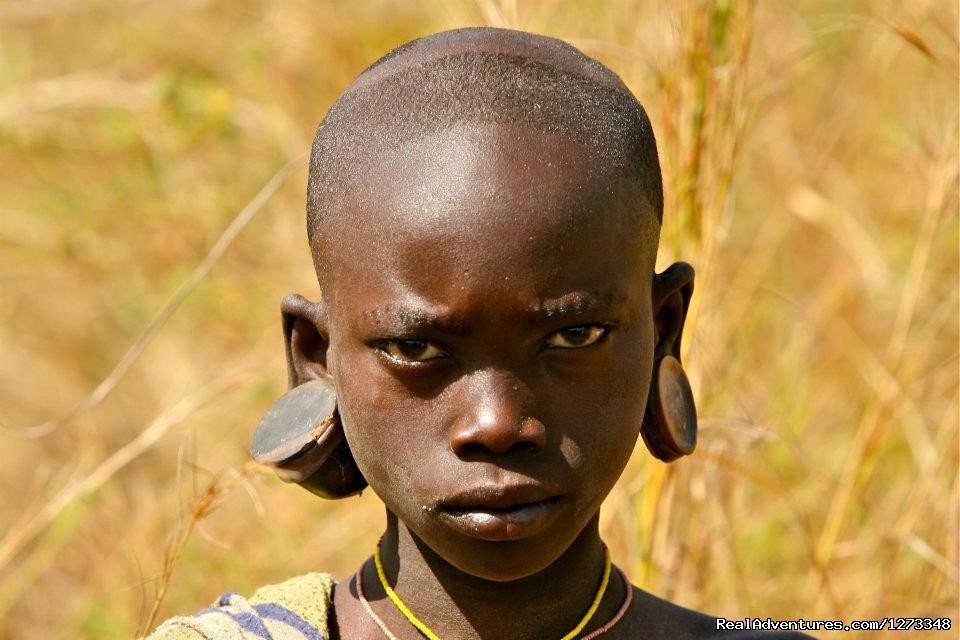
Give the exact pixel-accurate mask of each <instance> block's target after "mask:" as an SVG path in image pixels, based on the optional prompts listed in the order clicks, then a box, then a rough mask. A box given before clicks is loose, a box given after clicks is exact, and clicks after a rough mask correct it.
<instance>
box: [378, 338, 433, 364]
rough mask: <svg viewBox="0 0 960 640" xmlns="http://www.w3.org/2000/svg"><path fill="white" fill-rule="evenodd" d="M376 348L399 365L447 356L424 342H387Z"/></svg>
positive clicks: (430, 343) (429, 343) (431, 344)
mask: <svg viewBox="0 0 960 640" xmlns="http://www.w3.org/2000/svg"><path fill="white" fill-rule="evenodd" d="M377 348H378V349H379V350H380V351H381V352H382V353H383V354H384V355H386V356H387V357H388V358H390V359H391V360H394V361H396V362H399V363H400V364H412V363H417V362H427V361H429V360H436V359H437V358H442V357H444V356H445V355H447V354H446V353H445V352H444V351H443V349H441V348H440V347H438V346H437V345H435V344H434V343H432V342H427V341H426V340H389V341H387V342H384V343H382V344H381V345H380V346H379V347H377Z"/></svg>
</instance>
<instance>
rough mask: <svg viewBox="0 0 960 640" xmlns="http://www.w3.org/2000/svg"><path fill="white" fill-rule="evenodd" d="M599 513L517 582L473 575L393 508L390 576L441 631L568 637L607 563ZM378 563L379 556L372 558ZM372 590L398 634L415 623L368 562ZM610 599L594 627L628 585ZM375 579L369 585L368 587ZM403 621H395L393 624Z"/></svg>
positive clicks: (386, 558) (614, 587) (385, 546)
mask: <svg viewBox="0 0 960 640" xmlns="http://www.w3.org/2000/svg"><path fill="white" fill-rule="evenodd" d="M598 519H599V518H598V517H594V518H593V519H591V520H590V522H589V523H588V524H587V526H586V527H585V528H584V530H583V531H582V532H581V533H580V535H579V536H578V537H577V539H576V540H575V541H574V543H573V544H572V545H571V546H570V548H568V549H567V550H566V551H565V552H564V554H563V555H562V556H560V558H558V559H557V560H556V561H555V562H554V563H552V564H551V565H550V566H549V567H547V568H546V569H544V570H543V571H540V572H539V573H536V574H534V575H531V576H528V577H525V578H522V579H519V580H514V581H510V582H494V581H490V580H485V579H483V578H477V577H476V576H472V575H469V574H466V573H464V572H462V571H460V570H459V569H457V568H456V567H454V566H452V565H450V564H449V563H447V562H446V561H445V560H443V559H442V558H441V557H439V556H438V555H437V554H435V553H434V552H433V551H432V550H431V549H430V548H429V547H428V546H427V545H426V544H425V543H423V541H421V540H420V539H419V538H417V537H416V536H415V535H414V534H413V533H412V532H411V531H410V530H409V529H408V528H407V527H406V526H405V525H404V524H403V523H402V522H399V521H398V519H397V518H396V516H394V515H393V514H391V513H389V512H388V513H387V530H386V532H385V534H384V536H383V541H382V544H381V558H382V561H383V566H384V571H385V572H386V575H387V579H388V581H389V583H390V584H391V586H393V588H394V590H395V591H396V592H397V594H398V595H399V596H400V598H401V599H403V601H404V602H405V603H406V604H407V606H408V607H409V608H410V609H411V610H412V611H413V612H414V614H416V615H417V617H418V618H420V619H421V620H422V621H423V622H424V623H425V624H427V625H428V626H429V627H430V628H431V629H432V630H433V631H434V632H435V633H436V634H437V635H438V636H439V637H441V638H489V637H505V636H509V637H511V638H518V639H523V638H537V639H539V640H543V639H544V638H558V639H559V638H561V637H562V636H563V635H564V634H566V633H567V632H569V631H570V630H571V629H572V628H573V627H574V626H575V625H576V624H577V623H578V622H579V621H580V619H581V617H582V616H583V614H584V613H585V612H586V611H587V609H588V608H589V607H590V604H591V603H592V601H593V599H594V597H595V595H596V592H597V587H598V586H599V583H600V577H601V574H602V572H603V566H604V552H603V544H602V542H601V540H600V534H599V531H598ZM371 565H372V563H371ZM366 576H369V578H367V579H365V580H364V585H365V587H366V590H367V593H368V597H369V598H370V599H371V600H374V599H377V600H379V603H378V604H379V608H380V609H381V610H382V611H384V614H385V618H386V619H389V620H391V621H392V624H389V626H390V627H391V629H392V630H393V631H394V632H395V633H397V634H398V637H406V636H407V635H409V634H408V633H407V634H405V633H403V631H404V630H409V624H408V623H406V622H405V621H404V620H403V619H402V617H400V615H399V613H398V612H396V611H395V610H392V609H393V605H392V604H391V603H390V601H389V600H387V599H386V598H384V595H385V594H384V593H383V591H382V589H381V588H380V587H379V580H377V577H376V572H375V571H373V570H372V566H370V567H368V568H367V573H366V574H365V578H366ZM610 584H611V586H610V588H609V589H608V590H607V595H606V597H604V599H603V604H602V606H601V608H600V610H599V611H598V612H597V615H596V617H595V620H594V621H592V622H591V624H590V625H589V626H588V629H590V628H593V627H595V626H598V625H599V624H602V623H603V622H605V621H606V620H607V619H608V618H609V617H610V616H611V615H612V612H613V611H615V610H616V608H617V604H618V603H619V602H620V600H622V598H623V595H624V588H623V586H622V585H621V584H619V581H617V580H615V579H612V580H611V583H610ZM367 585H369V586H367ZM394 627H396V628H394Z"/></svg>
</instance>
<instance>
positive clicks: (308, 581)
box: [147, 573, 335, 640]
mask: <svg viewBox="0 0 960 640" xmlns="http://www.w3.org/2000/svg"><path fill="white" fill-rule="evenodd" d="M334 584H335V581H334V579H333V576H331V575H330V574H328V573H308V574H306V575H302V576H298V577H296V578H291V579H290V580H287V581H286V582H282V583H280V584H277V585H270V586H266V587H262V588H260V589H258V590H257V591H256V593H254V594H253V596H251V597H250V598H249V599H247V598H244V597H243V596H241V595H240V594H238V593H225V594H223V595H222V596H220V598H219V599H218V600H217V601H216V603H214V605H213V606H211V607H210V608H208V609H204V610H203V611H201V612H200V613H198V614H197V615H195V616H189V617H188V616H178V617H176V618H170V619H169V620H167V621H166V622H164V623H163V624H161V625H160V626H159V627H158V628H157V630H156V631H154V632H153V634H151V635H150V636H149V638H147V640H326V639H327V638H328V637H329V636H328V634H327V614H328V612H329V610H330V606H331V598H332V595H333V586H334Z"/></svg>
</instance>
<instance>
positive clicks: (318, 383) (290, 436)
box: [250, 294, 367, 498]
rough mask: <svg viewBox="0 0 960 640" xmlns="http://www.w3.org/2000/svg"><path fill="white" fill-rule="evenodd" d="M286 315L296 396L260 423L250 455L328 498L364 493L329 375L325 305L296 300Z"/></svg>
mask: <svg viewBox="0 0 960 640" xmlns="http://www.w3.org/2000/svg"><path fill="white" fill-rule="evenodd" d="M281 311H282V313H283V336H284V344H285V350H286V355H287V374H288V379H289V386H290V390H289V391H287V393H285V394H284V395H283V396H281V397H280V399H279V400H277V401H276V402H275V403H274V405H273V406H272V407H270V409H269V410H268V411H267V413H266V414H265V415H264V416H263V418H262V419H261V420H260V423H259V424H258V425H257V429H256V431H255V432H254V435H253V441H252V442H251V444H250V455H251V457H252V458H253V459H254V460H256V461H257V462H259V463H261V464H264V465H267V466H269V467H272V468H273V469H274V471H275V472H276V473H277V475H278V476H279V477H280V478H281V479H282V480H284V481H285V482H294V483H296V484H299V485H300V486H302V487H304V488H305V489H307V490H308V491H310V492H311V493H314V494H316V495H318V496H321V497H323V498H343V497H346V496H351V495H354V494H357V493H360V491H362V490H363V489H364V488H365V487H366V486H367V482H366V480H365V479H364V477H363V474H361V473H360V470H359V469H358V468H357V465H356V462H355V461H354V459H353V454H352V453H351V452H350V447H349V445H348V444H347V440H346V437H345V436H344V433H343V426H342V424H341V423H340V417H339V415H338V413H337V394H336V388H335V387H334V384H333V380H332V379H331V378H330V376H329V374H328V373H327V369H326V350H327V346H328V345H329V338H328V334H327V327H326V310H325V308H324V307H323V303H314V302H310V301H309V300H307V299H306V298H304V297H302V296H299V295H296V294H291V295H288V296H286V297H285V298H284V299H283V302H282V303H281Z"/></svg>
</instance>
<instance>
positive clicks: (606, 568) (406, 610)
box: [373, 542, 631, 640]
mask: <svg viewBox="0 0 960 640" xmlns="http://www.w3.org/2000/svg"><path fill="white" fill-rule="evenodd" d="M603 556H604V563H603V577H602V578H601V579H600V588H599V589H597V595H595V596H594V597H593V603H592V604H591V605H590V608H589V609H587V612H586V613H585V614H584V615H583V618H581V620H580V622H579V623H577V626H575V627H574V628H573V629H572V630H571V631H570V632H569V633H567V634H566V635H565V636H563V638H561V639H560V640H572V639H573V638H575V637H576V636H577V634H578V633H580V632H581V631H583V629H584V627H586V626H587V625H588V624H589V623H590V619H591V618H593V614H595V613H596V612H597V609H598V608H599V607H600V601H601V600H603V594H604V593H606V591H607V584H609V582H610V570H611V568H612V566H613V563H612V561H611V560H610V550H609V549H607V546H606V545H604V546H603ZM373 562H374V564H375V565H376V567H377V576H378V577H379V578H380V586H381V587H383V591H384V593H386V594H387V597H388V598H390V602H392V603H393V604H394V606H395V607H396V608H397V610H399V611H400V613H402V614H403V617H404V618H406V619H407V621H408V622H410V624H412V625H413V626H415V627H416V628H417V629H418V630H419V631H420V633H422V634H423V635H424V636H425V637H426V638H428V639H429V640H440V637H439V636H438V635H437V634H435V633H434V632H433V631H431V629H430V627H428V626H427V625H426V624H424V623H423V621H421V620H420V618H418V617H417V616H416V615H414V613H413V611H410V607H408V606H407V605H406V603H405V602H404V601H403V600H401V599H400V596H398V595H397V592H396V591H394V590H393V588H392V587H391V586H390V583H389V582H387V574H386V573H384V571H383V562H382V561H381V560H380V543H379V542H378V543H377V551H376V553H374V554H373ZM630 591H631V590H630V589H628V593H629V592H630ZM627 606H629V598H628V600H627ZM624 611H625V607H624V608H622V610H621V611H620V612H619V614H618V615H617V616H616V619H617V620H619V619H620V616H621V615H622V614H623V613H624ZM604 630H606V629H604Z"/></svg>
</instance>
